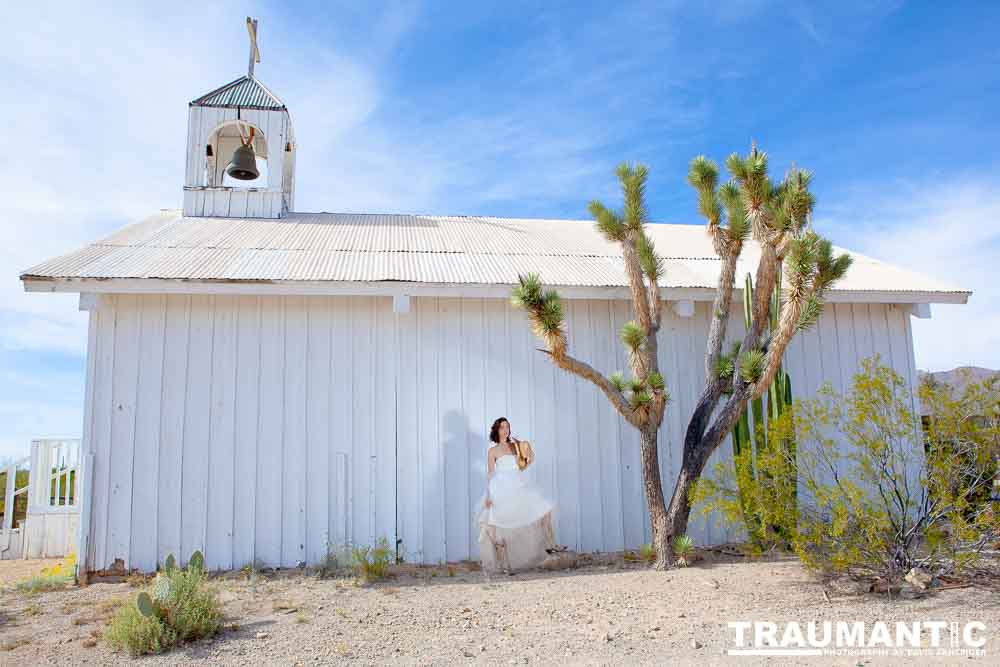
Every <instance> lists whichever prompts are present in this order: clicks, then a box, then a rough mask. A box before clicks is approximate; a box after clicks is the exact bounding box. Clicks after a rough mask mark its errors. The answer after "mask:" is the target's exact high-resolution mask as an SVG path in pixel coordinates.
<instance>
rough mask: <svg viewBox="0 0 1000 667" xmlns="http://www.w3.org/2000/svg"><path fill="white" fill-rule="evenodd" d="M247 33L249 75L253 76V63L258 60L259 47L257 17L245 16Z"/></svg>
mask: <svg viewBox="0 0 1000 667" xmlns="http://www.w3.org/2000/svg"><path fill="white" fill-rule="evenodd" d="M247 34H249V35H250V76H253V64H254V63H259V62H260V49H258V48H257V19H252V18H250V17H249V16H248V17H247Z"/></svg>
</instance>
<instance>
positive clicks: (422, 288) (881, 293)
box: [20, 273, 972, 305]
mask: <svg viewBox="0 0 1000 667" xmlns="http://www.w3.org/2000/svg"><path fill="white" fill-rule="evenodd" d="M20 279H21V282H22V283H23V285H24V291H25V292H67V293H80V294H83V293H97V294H102V293H103V294H127V293H131V294H254V295H275V296H280V295H289V296H291V295H296V296H303V295H344V296H352V295H356V296H365V295H367V296H378V295H384V296H393V295H397V294H407V295H409V296H415V297H416V296H460V297H461V296H468V297H474V298H509V296H510V289H511V288H512V287H513V285H512V284H483V283H427V282H409V281H394V280H379V281H340V280H228V279H217V280H193V279H183V278H170V279H166V278H56V277H51V276H37V275H32V274H30V273H24V274H21V276H20ZM551 287H553V288H555V289H558V290H559V292H560V294H561V295H562V296H564V297H566V298H571V299H573V298H580V299H594V298H598V299H599V298H604V299H630V298H631V293H630V291H629V289H628V287H626V286H622V285H605V286H582V285H551ZM660 295H661V298H663V299H664V300H671V301H677V300H691V301H712V300H713V299H714V298H715V288H711V287H661V288H660ZM971 295H972V292H970V291H950V292H945V291H941V292H934V291H902V290H836V289H835V290H831V291H829V292H828V293H827V295H826V301H827V302H828V303H881V304H904V305H909V304H959V305H961V304H967V303H968V301H969V297H970V296H971Z"/></svg>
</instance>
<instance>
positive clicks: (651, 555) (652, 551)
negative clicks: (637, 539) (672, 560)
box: [639, 544, 656, 562]
mask: <svg viewBox="0 0 1000 667" xmlns="http://www.w3.org/2000/svg"><path fill="white" fill-rule="evenodd" d="M639 558H641V559H642V560H648V561H649V562H653V561H654V560H656V548H655V547H654V546H653V545H652V544H642V545H639Z"/></svg>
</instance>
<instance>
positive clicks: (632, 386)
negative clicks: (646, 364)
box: [628, 378, 646, 394]
mask: <svg viewBox="0 0 1000 667" xmlns="http://www.w3.org/2000/svg"><path fill="white" fill-rule="evenodd" d="M628 388H629V391H631V392H632V393H633V394H639V393H641V392H643V391H645V390H646V382H645V381H644V380H642V379H641V378H629V381H628Z"/></svg>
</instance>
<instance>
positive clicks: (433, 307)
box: [400, 298, 491, 563]
mask: <svg viewBox="0 0 1000 667" xmlns="http://www.w3.org/2000/svg"><path fill="white" fill-rule="evenodd" d="M412 304H413V306H412V307H411V310H410V312H411V314H414V315H416V317H417V319H418V322H417V337H418V346H419V351H418V356H417V358H416V359H415V361H416V365H417V368H418V375H419V377H418V382H419V385H418V386H419V390H418V392H417V396H418V406H417V412H418V414H419V415H420V423H419V429H420V433H419V437H420V468H421V470H420V478H419V479H418V480H416V483H415V484H414V485H413V486H411V487H408V489H409V491H410V493H412V494H414V495H415V496H416V497H417V498H418V502H419V503H420V505H421V512H420V520H421V523H422V531H421V545H420V554H421V558H422V561H423V562H425V563H438V562H441V561H443V560H445V558H446V554H445V550H446V544H447V531H446V525H445V507H446V506H447V503H446V501H445V495H444V494H445V489H446V488H447V486H446V484H445V459H444V448H443V446H442V443H443V432H442V429H441V419H440V414H441V404H440V403H439V400H438V384H439V381H440V377H441V375H440V356H441V341H442V340H443V339H442V336H441V319H440V317H439V316H438V300H437V299H436V298H420V299H414V300H413V301H412ZM486 386H487V389H488V388H489V387H490V386H491V383H490V378H489V374H487V383H486ZM412 501H413V496H409V497H402V498H400V502H401V503H408V502H412Z"/></svg>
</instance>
